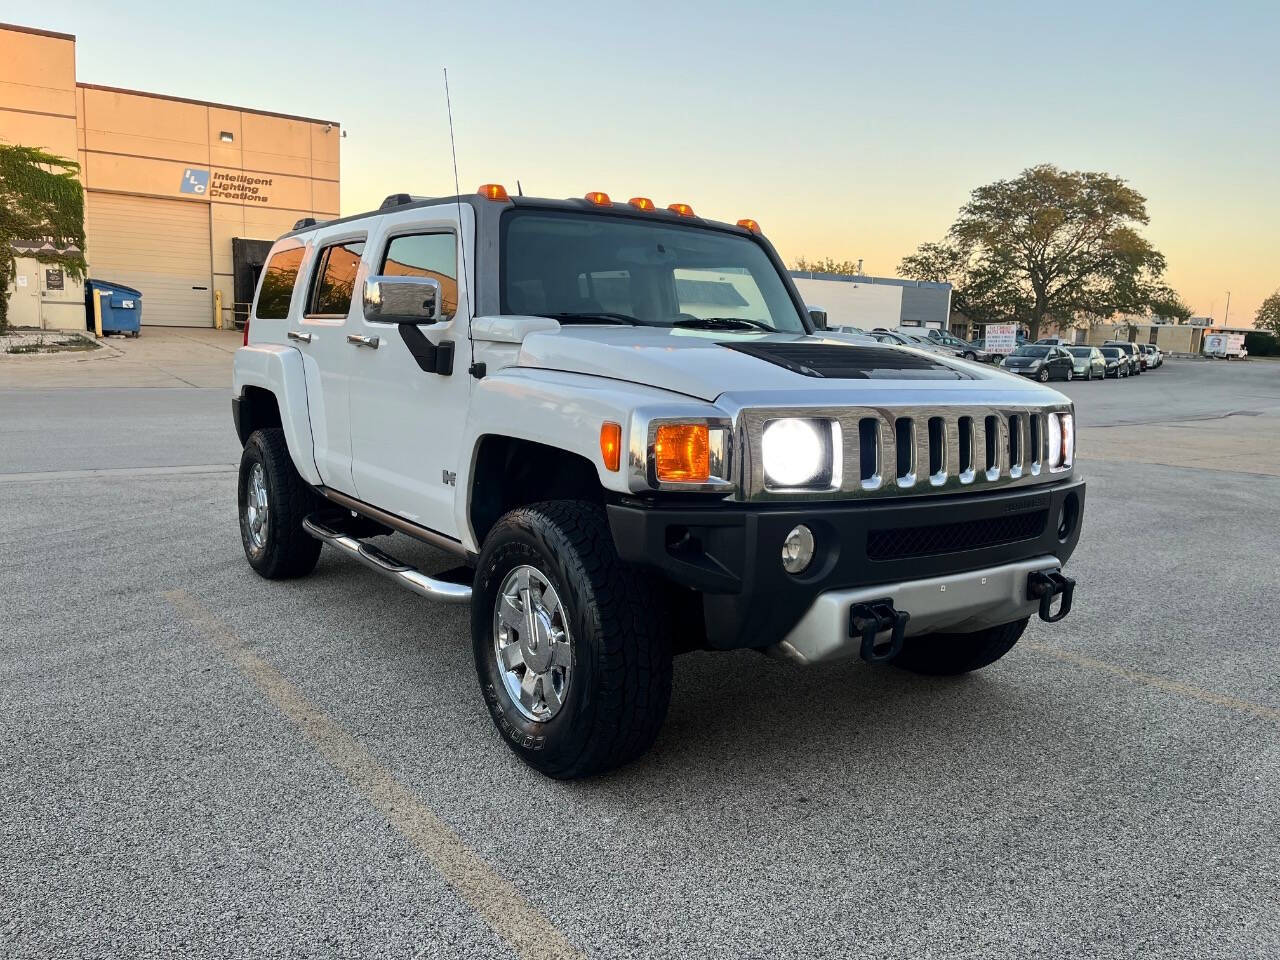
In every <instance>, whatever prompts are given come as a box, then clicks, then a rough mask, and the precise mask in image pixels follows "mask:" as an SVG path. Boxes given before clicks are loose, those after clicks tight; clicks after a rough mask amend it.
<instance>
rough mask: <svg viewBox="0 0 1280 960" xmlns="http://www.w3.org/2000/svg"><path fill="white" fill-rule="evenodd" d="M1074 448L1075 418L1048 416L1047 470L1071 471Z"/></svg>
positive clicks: (1061, 414)
mask: <svg viewBox="0 0 1280 960" xmlns="http://www.w3.org/2000/svg"><path fill="white" fill-rule="evenodd" d="M1075 448H1076V429H1075V418H1074V417H1073V416H1072V415H1071V414H1069V413H1051V414H1049V469H1050V470H1054V471H1060V470H1069V469H1071V464H1072V461H1073V460H1074V459H1075Z"/></svg>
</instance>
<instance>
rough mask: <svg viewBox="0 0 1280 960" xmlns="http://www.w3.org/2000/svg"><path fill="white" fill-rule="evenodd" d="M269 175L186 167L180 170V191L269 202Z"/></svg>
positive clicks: (240, 200) (239, 200) (254, 201)
mask: <svg viewBox="0 0 1280 960" xmlns="http://www.w3.org/2000/svg"><path fill="white" fill-rule="evenodd" d="M271 184H272V178H271V177H255V176H253V175H251V174H247V173H237V172H234V171H225V170H212V171H210V170H198V169H195V168H193V167H188V168H187V169H186V170H183V171H182V183H181V185H180V186H179V188H178V189H179V190H180V191H181V192H182V193H193V194H196V195H197V196H201V197H208V198H209V199H210V200H233V201H236V202H238V203H269V202H270V201H271V198H270V196H269V195H268V193H267V191H268V190H269V189H270V187H271Z"/></svg>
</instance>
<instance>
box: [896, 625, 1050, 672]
mask: <svg viewBox="0 0 1280 960" xmlns="http://www.w3.org/2000/svg"><path fill="white" fill-rule="evenodd" d="M1027 623H1028V619H1026V618H1024V619H1022V620H1014V621H1013V622H1012V623H1005V624H1001V625H1000V626H998V627H989V628H988V629H986V630H979V631H977V632H976V633H930V634H925V635H923V636H919V637H908V638H907V641H906V643H905V645H904V646H903V648H902V652H901V653H899V654H898V655H897V656H896V657H894V659H893V665H894V666H896V667H901V668H902V669H904V670H910V671H911V672H912V673H922V674H926V675H929V676H935V677H950V676H956V675H958V674H961V673H969V672H971V671H973V670H981V669H982V668H983V667H986V666H989V665H990V664H993V663H995V662H996V661H997V660H999V659H1000V658H1001V657H1003V656H1004V655H1005V654H1006V653H1008V652H1009V651H1010V650H1012V649H1013V646H1014V644H1016V643H1017V642H1018V640H1019V638H1021V636H1022V632H1023V631H1024V630H1025V629H1026V628H1027Z"/></svg>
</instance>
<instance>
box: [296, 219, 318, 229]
mask: <svg viewBox="0 0 1280 960" xmlns="http://www.w3.org/2000/svg"><path fill="white" fill-rule="evenodd" d="M315 225H316V218H315V217H303V218H302V219H301V220H295V221H294V224H293V229H295V230H305V229H307V227H314V226H315Z"/></svg>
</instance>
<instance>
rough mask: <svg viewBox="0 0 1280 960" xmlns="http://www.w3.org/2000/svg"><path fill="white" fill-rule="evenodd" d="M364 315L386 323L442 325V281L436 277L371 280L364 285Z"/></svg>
mask: <svg viewBox="0 0 1280 960" xmlns="http://www.w3.org/2000/svg"><path fill="white" fill-rule="evenodd" d="M364 315H365V319H367V320H378V321H381V322H383V323H438V322H439V321H441V320H447V319H448V317H444V316H441V313H440V281H439V280H436V279H435V278H434V277H384V276H379V277H370V278H369V279H367V280H365V282H364Z"/></svg>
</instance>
